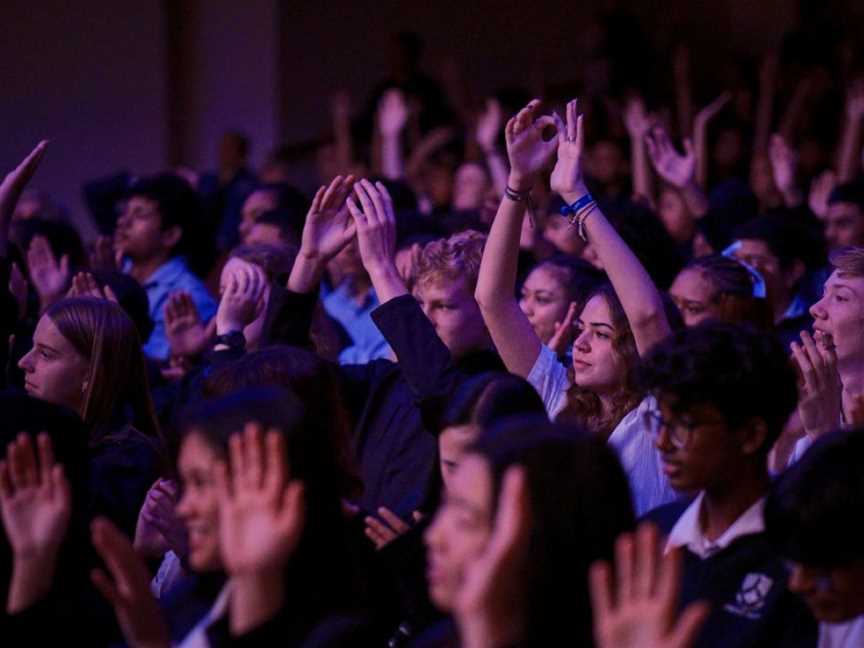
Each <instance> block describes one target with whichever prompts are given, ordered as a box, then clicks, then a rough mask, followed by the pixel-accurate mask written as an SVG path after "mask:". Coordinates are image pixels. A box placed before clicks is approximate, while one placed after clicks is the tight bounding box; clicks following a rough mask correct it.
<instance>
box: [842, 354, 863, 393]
mask: <svg viewBox="0 0 864 648" xmlns="http://www.w3.org/2000/svg"><path fill="white" fill-rule="evenodd" d="M837 372H838V373H839V374H840V382H841V383H842V384H843V391H844V392H846V393H848V394H861V393H864V361H856V362H848V361H847V362H840V363H838V365H837Z"/></svg>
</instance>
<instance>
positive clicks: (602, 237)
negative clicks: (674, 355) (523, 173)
mask: <svg viewBox="0 0 864 648" xmlns="http://www.w3.org/2000/svg"><path fill="white" fill-rule="evenodd" d="M561 130H562V128H561V127H559V133H560V131H561ZM566 133H567V137H566V138H562V137H561V136H560V135H559V138H558V139H559V143H558V162H557V164H556V165H555V169H554V170H553V171H552V190H553V191H555V192H557V193H558V194H560V195H561V197H562V198H563V199H564V200H565V201H566V202H567V203H568V204H571V205H572V204H574V203H577V202H580V201H584V200H585V198H586V197H587V196H588V189H587V188H586V187H585V182H584V179H583V176H582V163H581V160H582V143H583V140H584V131H583V127H582V115H579V116H578V117H577V115H576V101H575V100H573V101H571V102H570V103H568V104H567V124H566ZM592 205H593V206H592ZM578 217H579V219H580V223H581V227H580V229H581V230H583V231H584V233H585V234H586V236H587V238H588V240H589V241H590V242H591V244H592V246H593V247H594V249H595V251H596V252H597V256H598V257H599V258H600V261H602V263H603V267H604V268H605V269H606V274H607V275H608V276H609V281H610V282H611V283H612V287H613V288H614V289H615V293H616V294H617V295H618V299H620V300H621V306H622V307H623V308H624V313H625V314H626V315H627V321H628V322H629V323H630V328H631V330H632V331H633V337H634V338H635V340H636V348H637V349H638V350H639V355H644V354H645V353H646V352H647V351H648V350H649V349H650V348H651V347H652V346H654V344H656V343H657V342H659V341H660V340H662V339H664V338H665V337H666V336H667V335H669V333H670V330H671V329H670V328H669V322H668V320H667V319H666V313H665V310H664V308H663V301H662V299H661V298H660V293H659V291H658V290H657V287H656V286H655V285H654V282H653V281H652V280H651V277H650V276H649V275H648V272H647V271H646V270H645V268H644V267H643V266H642V264H641V263H640V262H639V259H637V258H636V255H635V254H633V251H632V250H631V249H630V248H629V247H628V246H627V244H626V243H625V242H624V240H623V239H622V238H621V237H620V236H619V235H618V232H616V231H615V228H614V227H612V225H611V224H610V223H609V221H608V220H607V219H606V217H605V216H604V215H603V212H601V211H600V209H599V208H598V207H597V206H596V203H588V205H586V206H585V207H584V208H583V209H582V211H580V212H579V214H578Z"/></svg>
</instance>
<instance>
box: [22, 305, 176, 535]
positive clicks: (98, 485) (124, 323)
mask: <svg viewBox="0 0 864 648" xmlns="http://www.w3.org/2000/svg"><path fill="white" fill-rule="evenodd" d="M18 366H19V367H20V368H21V369H22V370H23V371H24V377H25V388H26V390H27V393H28V394H30V395H31V396H35V397H36V398H41V399H42V400H46V401H48V402H50V403H54V404H57V405H63V406H65V407H68V408H69V409H71V410H72V411H74V412H77V413H78V414H79V416H81V418H82V419H83V421H84V425H85V427H86V429H87V433H88V438H89V447H90V507H91V513H93V514H100V515H105V516H107V517H109V518H110V519H111V520H112V521H114V523H115V524H117V525H118V526H119V527H121V528H122V529H123V530H124V531H125V532H126V533H128V534H130V535H131V534H132V533H133V532H134V530H135V522H136V519H137V516H138V510H139V509H140V508H141V505H142V504H143V503H144V498H145V496H146V494H147V490H148V489H149V488H150V485H151V484H152V483H153V481H155V479H156V478H157V477H158V475H159V469H160V451H161V442H160V433H159V428H158V424H157V422H156V417H155V415H154V413H153V402H152V400H151V398H150V390H149V386H148V380H147V373H146V370H145V365H144V356H143V354H142V353H141V348H140V342H139V338H138V331H137V330H136V328H135V325H134V324H133V323H132V320H131V319H129V317H128V315H126V313H125V312H124V311H123V309H121V308H120V306H118V305H117V304H114V303H111V302H109V301H107V300H100V299H94V298H89V297H76V298H71V299H64V300H63V301H59V302H57V303H56V304H54V305H53V306H51V308H49V309H48V310H47V311H46V312H45V314H44V315H42V317H41V318H40V319H39V323H38V324H37V326H36V332H35V333H34V335H33V348H32V349H31V350H30V352H29V353H27V354H26V355H25V356H24V357H23V358H21V360H20V361H19V363H18Z"/></svg>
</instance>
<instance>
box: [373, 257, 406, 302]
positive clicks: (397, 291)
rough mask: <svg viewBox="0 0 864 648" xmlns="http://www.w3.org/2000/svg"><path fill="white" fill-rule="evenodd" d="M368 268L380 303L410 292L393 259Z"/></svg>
mask: <svg viewBox="0 0 864 648" xmlns="http://www.w3.org/2000/svg"><path fill="white" fill-rule="evenodd" d="M366 270H367V272H368V273H369V278H370V279H371V280H372V287H373V288H374V289H375V294H376V295H377V296H378V302H379V303H381V304H386V303H387V302H388V301H390V300H391V299H394V298H395V297H400V296H402V295H407V294H408V289H407V288H406V287H405V282H403V281H402V278H401V277H400V276H399V272H398V271H397V270H396V266H395V265H394V264H393V262H392V261H391V262H388V263H381V264H376V265H374V266H369V267H367V268H366Z"/></svg>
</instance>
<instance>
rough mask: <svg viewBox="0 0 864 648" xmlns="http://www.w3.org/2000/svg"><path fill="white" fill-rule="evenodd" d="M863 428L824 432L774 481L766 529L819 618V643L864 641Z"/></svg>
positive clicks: (832, 646)
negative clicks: (826, 433) (799, 458)
mask: <svg viewBox="0 0 864 648" xmlns="http://www.w3.org/2000/svg"><path fill="white" fill-rule="evenodd" d="M862 466H864V431H862V430H861V429H857V430H849V431H842V432H835V433H832V434H828V435H825V436H824V437H821V438H820V439H819V440H818V441H816V443H814V444H813V446H812V447H811V448H810V449H809V450H808V451H807V453H806V454H805V455H804V457H803V458H802V459H801V460H800V461H799V462H798V463H796V464H795V465H794V466H793V467H792V468H790V469H789V470H788V471H786V472H785V473H784V474H783V475H782V476H781V477H780V478H779V479H778V480H777V481H776V482H775V483H774V484H773V486H772V488H771V493H770V494H769V496H768V499H767V501H766V503H765V530H766V532H767V533H768V537H769V538H770V539H771V541H772V542H773V543H774V546H775V547H776V549H777V551H778V553H779V554H780V555H781V556H783V558H784V559H786V561H787V566H788V568H789V589H790V590H792V591H793V592H795V593H796V594H798V595H800V596H801V597H803V599H804V601H805V602H806V603H807V606H808V607H809V608H810V610H811V612H813V616H815V617H816V619H817V620H818V621H819V648H859V647H860V646H864V519H862V517H861V507H862V504H864V471H862V470H861V468H862Z"/></svg>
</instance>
